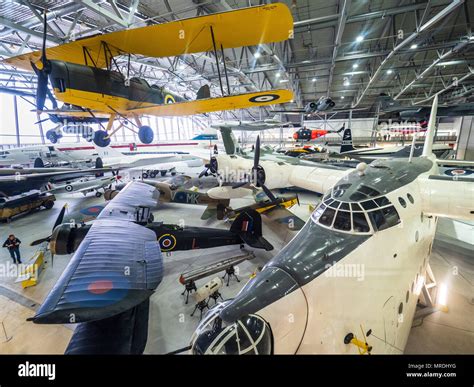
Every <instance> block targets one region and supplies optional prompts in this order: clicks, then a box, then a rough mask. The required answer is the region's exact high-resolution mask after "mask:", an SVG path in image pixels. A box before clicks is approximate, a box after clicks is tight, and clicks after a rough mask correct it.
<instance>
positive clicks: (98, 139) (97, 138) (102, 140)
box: [94, 130, 110, 148]
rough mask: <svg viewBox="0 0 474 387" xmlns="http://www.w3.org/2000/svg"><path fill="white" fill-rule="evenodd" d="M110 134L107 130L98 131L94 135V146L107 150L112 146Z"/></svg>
mask: <svg viewBox="0 0 474 387" xmlns="http://www.w3.org/2000/svg"><path fill="white" fill-rule="evenodd" d="M107 136H108V134H107V132H106V131H105V130H97V131H96V132H95V133H94V144H95V145H97V146H100V147H101V148H105V147H106V146H109V144H110V138H107Z"/></svg>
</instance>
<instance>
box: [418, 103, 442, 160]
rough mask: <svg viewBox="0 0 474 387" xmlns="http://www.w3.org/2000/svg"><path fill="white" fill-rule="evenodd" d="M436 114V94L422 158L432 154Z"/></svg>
mask: <svg viewBox="0 0 474 387" xmlns="http://www.w3.org/2000/svg"><path fill="white" fill-rule="evenodd" d="M437 113H438V95H437V94H436V95H435V97H434V99H433V104H432V105H431V113H430V121H429V123H428V129H427V131H426V137H425V144H424V145H423V153H422V154H421V155H422V156H424V157H429V156H431V155H432V154H433V140H434V136H435V132H436V115H437Z"/></svg>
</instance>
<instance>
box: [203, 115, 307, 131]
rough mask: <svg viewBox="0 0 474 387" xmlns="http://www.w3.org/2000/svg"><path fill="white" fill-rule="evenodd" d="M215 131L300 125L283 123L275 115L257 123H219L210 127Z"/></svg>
mask: <svg viewBox="0 0 474 387" xmlns="http://www.w3.org/2000/svg"><path fill="white" fill-rule="evenodd" d="M210 126H211V128H214V129H223V128H226V129H231V130H241V131H251V132H254V131H260V130H266V129H275V128H283V127H288V126H292V127H298V126H301V125H300V124H297V123H293V122H290V121H282V120H281V116H280V114H275V115H274V116H273V117H272V118H266V119H264V120H257V121H223V122H217V123H214V124H211V125H210Z"/></svg>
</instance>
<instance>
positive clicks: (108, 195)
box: [104, 189, 120, 201]
mask: <svg viewBox="0 0 474 387" xmlns="http://www.w3.org/2000/svg"><path fill="white" fill-rule="evenodd" d="M119 192H120V191H119V190H116V189H106V190H105V191H104V199H105V200H107V201H109V200H112V199H113V198H114V197H116V196H117V195H118V194H119Z"/></svg>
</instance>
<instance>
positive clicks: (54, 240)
mask: <svg viewBox="0 0 474 387" xmlns="http://www.w3.org/2000/svg"><path fill="white" fill-rule="evenodd" d="M90 228H91V226H89V225H86V226H78V225H71V224H61V225H59V226H57V227H56V228H55V229H54V231H53V235H51V240H50V242H49V249H50V250H51V254H54V255H66V254H72V253H73V252H74V251H76V249H77V248H78V247H79V245H80V244H81V242H82V240H83V239H84V237H85V236H86V234H87V232H88V231H89V229H90Z"/></svg>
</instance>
